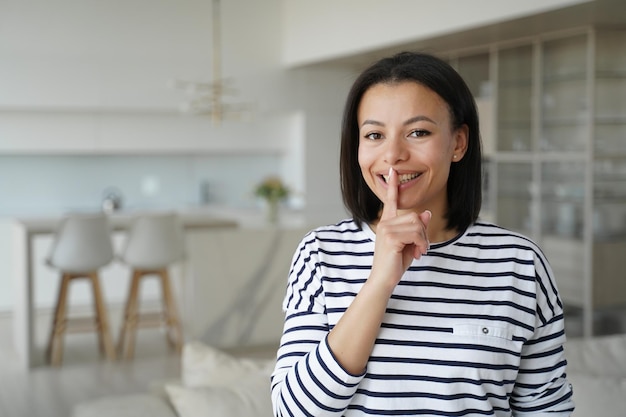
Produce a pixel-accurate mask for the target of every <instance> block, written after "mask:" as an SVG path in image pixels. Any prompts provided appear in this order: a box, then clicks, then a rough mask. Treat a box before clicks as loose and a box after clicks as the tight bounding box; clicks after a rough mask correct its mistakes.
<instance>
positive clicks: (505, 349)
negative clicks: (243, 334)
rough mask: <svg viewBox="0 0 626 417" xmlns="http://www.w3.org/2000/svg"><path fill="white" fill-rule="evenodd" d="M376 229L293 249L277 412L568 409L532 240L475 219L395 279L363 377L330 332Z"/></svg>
mask: <svg viewBox="0 0 626 417" xmlns="http://www.w3.org/2000/svg"><path fill="white" fill-rule="evenodd" d="M374 241H375V234H374V233H373V231H372V230H371V229H370V228H369V226H367V225H365V224H364V225H363V228H362V229H361V228H359V227H358V226H357V225H356V223H355V222H354V221H353V220H344V221H343V222H341V223H338V224H336V225H332V226H326V227H320V228H318V229H316V230H313V231H311V232H310V233H308V234H307V235H306V236H305V237H304V238H303V239H302V241H301V243H300V245H299V246H298V248H297V250H296V252H295V254H294V256H293V261H292V267H291V270H290V272H289V280H288V286H287V291H286V296H285V299H284V303H283V309H284V311H285V324H284V331H283V336H282V338H281V344H280V347H279V350H278V354H277V356H278V358H277V363H276V368H275V370H274V372H273V373H272V381H271V382H272V385H271V387H272V402H273V407H274V415H275V416H277V417H278V416H281V417H286V416H315V417H320V416H346V417H352V416H381V415H385V416H389V415H393V416H540V415H541V416H543V415H547V414H548V413H549V415H550V416H569V415H570V414H571V413H572V411H573V409H574V404H573V401H572V387H571V385H570V384H569V383H568V382H567V380H566V375H565V368H566V361H565V357H564V353H563V347H562V346H563V343H564V341H565V333H564V323H563V310H562V304H561V301H560V299H559V295H558V291H557V288H556V284H555V282H554V278H553V275H552V271H551V269H550V266H549V265H548V262H547V260H546V258H545V257H544V255H543V253H542V252H541V250H540V249H539V248H538V247H537V246H536V245H535V244H534V243H533V242H532V241H531V240H529V239H528V238H525V237H524V236H522V235H519V234H517V233H513V232H511V231H508V230H506V229H503V228H501V227H498V226H495V225H493V224H490V223H485V222H478V223H476V224H474V225H472V226H470V227H469V228H468V229H467V230H466V231H465V232H464V233H462V234H460V235H458V236H457V237H456V238H454V239H452V240H450V241H447V242H444V243H440V244H431V247H430V249H429V251H428V254H427V255H425V256H423V257H421V258H420V259H419V260H413V263H412V265H411V266H410V267H409V269H408V271H407V272H406V273H405V274H404V276H403V277H402V279H401V280H400V282H399V284H398V285H397V286H396V288H395V290H394V292H393V294H392V296H391V298H390V300H389V302H388V304H387V310H386V313H385V316H384V319H383V323H382V325H381V328H380V331H379V334H378V337H377V340H376V343H375V345H374V348H373V351H372V353H371V356H370V358H369V362H368V365H367V369H366V371H365V372H364V373H363V374H360V375H353V374H350V373H348V372H347V371H345V370H344V369H343V368H342V366H341V365H340V364H339V362H337V360H336V358H335V357H334V356H333V353H332V351H331V350H330V348H329V346H328V343H327V335H328V332H329V331H330V330H332V328H333V327H334V326H335V325H336V324H337V322H338V321H339V319H340V318H341V316H342V314H343V313H344V312H345V311H346V309H347V308H348V306H349V305H350V303H351V302H352V300H353V299H354V297H355V296H356V294H357V293H358V292H359V290H360V288H361V286H362V285H363V283H364V282H365V281H366V280H367V278H368V276H369V274H370V270H371V265H372V258H373V254H374Z"/></svg>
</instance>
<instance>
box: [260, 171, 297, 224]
mask: <svg viewBox="0 0 626 417" xmlns="http://www.w3.org/2000/svg"><path fill="white" fill-rule="evenodd" d="M254 194H255V195H256V196H257V197H261V198H263V199H264V200H265V201H266V202H267V221H268V222H269V223H271V224H275V223H278V203H279V202H280V201H281V200H284V199H286V198H287V197H289V188H287V186H285V184H283V182H282V181H281V180H280V178H278V177H267V178H265V179H264V180H263V181H261V182H260V183H259V184H258V185H257V186H256V188H255V189H254Z"/></svg>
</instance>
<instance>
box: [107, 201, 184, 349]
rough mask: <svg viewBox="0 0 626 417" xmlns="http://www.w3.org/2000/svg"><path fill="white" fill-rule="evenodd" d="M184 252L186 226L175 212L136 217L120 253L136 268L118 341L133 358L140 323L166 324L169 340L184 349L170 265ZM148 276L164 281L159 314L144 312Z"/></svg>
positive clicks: (122, 258) (141, 324)
mask: <svg viewBox="0 0 626 417" xmlns="http://www.w3.org/2000/svg"><path fill="white" fill-rule="evenodd" d="M183 256H184V242H183V230H182V226H181V224H180V221H179V219H178V216H177V215H176V214H175V213H150V214H147V213H146V214H142V215H138V216H137V217H136V218H135V219H134V221H133V223H132V225H131V228H130V232H129V234H128V239H127V241H126V245H125V248H124V250H123V251H122V254H121V257H120V258H121V260H122V262H124V263H125V264H127V265H128V266H130V267H131V268H132V277H131V282H130V289H129V292H128V297H127V299H126V306H125V308H124V319H123V323H122V328H121V332H120V338H119V341H118V349H119V351H120V352H121V354H122V356H123V357H124V358H126V359H130V358H132V357H133V355H134V346H135V336H136V332H137V328H138V327H154V326H159V327H160V326H165V328H166V330H167V339H168V341H169V342H170V344H171V345H172V346H173V347H174V348H175V349H176V350H177V351H178V352H181V350H182V345H183V335H182V329H181V324H180V319H179V317H178V313H177V311H176V302H175V300H174V296H173V293H172V290H171V286H170V280H169V272H168V268H169V266H170V265H172V264H173V263H175V262H177V261H180V260H181V259H182V258H183ZM148 276H156V277H157V278H158V279H159V281H160V286H161V292H162V311H161V312H158V313H156V314H140V308H139V287H140V281H141V279H142V278H144V277H148Z"/></svg>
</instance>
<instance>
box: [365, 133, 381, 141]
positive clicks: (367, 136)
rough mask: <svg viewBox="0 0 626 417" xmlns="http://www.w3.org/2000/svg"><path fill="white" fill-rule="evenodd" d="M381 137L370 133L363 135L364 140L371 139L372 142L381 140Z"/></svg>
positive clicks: (378, 134)
mask: <svg viewBox="0 0 626 417" xmlns="http://www.w3.org/2000/svg"><path fill="white" fill-rule="evenodd" d="M382 137H383V135H381V134H380V133H378V132H371V133H368V134H366V135H365V138H366V139H372V140H377V139H381V138H382Z"/></svg>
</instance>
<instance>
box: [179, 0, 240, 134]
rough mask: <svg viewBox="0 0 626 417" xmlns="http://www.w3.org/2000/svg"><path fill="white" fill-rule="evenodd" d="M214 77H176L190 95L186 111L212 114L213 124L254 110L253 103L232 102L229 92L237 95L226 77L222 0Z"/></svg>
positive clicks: (216, 19)
mask: <svg viewBox="0 0 626 417" xmlns="http://www.w3.org/2000/svg"><path fill="white" fill-rule="evenodd" d="M212 17H213V77H212V81H211V82H193V81H184V80H176V81H174V87H175V88H177V89H180V90H183V91H185V92H186V93H187V94H188V95H189V98H188V99H187V101H186V102H184V103H183V104H182V105H181V111H182V112H183V113H188V114H194V115H202V116H210V117H211V120H212V121H213V124H215V125H219V124H220V123H221V122H222V120H224V119H235V120H241V119H242V118H244V117H245V116H247V115H249V114H250V112H251V105H250V104H249V103H229V102H225V101H224V97H225V96H233V95H235V94H236V90H235V89H234V88H233V87H231V84H232V80H230V79H224V78H222V45H221V36H220V35H221V33H220V32H221V24H220V0H213V10H212Z"/></svg>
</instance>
